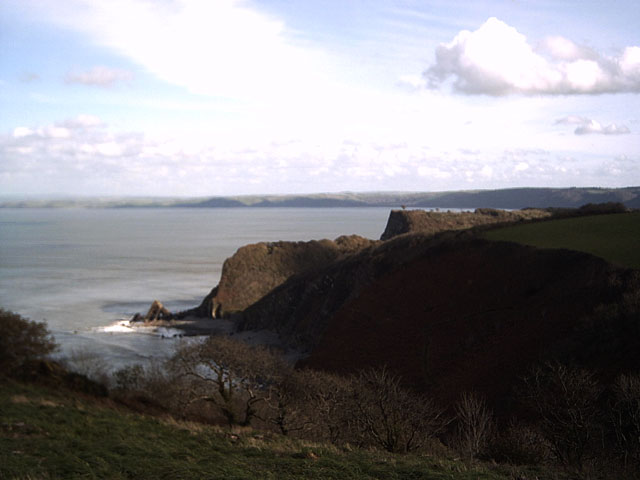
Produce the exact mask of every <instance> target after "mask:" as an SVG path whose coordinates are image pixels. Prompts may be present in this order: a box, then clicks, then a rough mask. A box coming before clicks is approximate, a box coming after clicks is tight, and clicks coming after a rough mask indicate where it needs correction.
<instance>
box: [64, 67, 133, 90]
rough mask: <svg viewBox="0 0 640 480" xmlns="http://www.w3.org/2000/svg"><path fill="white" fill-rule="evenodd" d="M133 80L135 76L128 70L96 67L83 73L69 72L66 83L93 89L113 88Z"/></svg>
mask: <svg viewBox="0 0 640 480" xmlns="http://www.w3.org/2000/svg"><path fill="white" fill-rule="evenodd" d="M132 78H133V74H132V73H131V72H129V71H127V70H121V69H116V68H109V67H104V66H96V67H93V68H91V69H90V70H86V71H83V72H77V71H74V72H69V73H68V74H67V75H66V77H65V82H66V83H69V84H81V85H88V86H93V87H113V86H114V85H115V84H116V83H119V82H128V81H130V80H131V79H132Z"/></svg>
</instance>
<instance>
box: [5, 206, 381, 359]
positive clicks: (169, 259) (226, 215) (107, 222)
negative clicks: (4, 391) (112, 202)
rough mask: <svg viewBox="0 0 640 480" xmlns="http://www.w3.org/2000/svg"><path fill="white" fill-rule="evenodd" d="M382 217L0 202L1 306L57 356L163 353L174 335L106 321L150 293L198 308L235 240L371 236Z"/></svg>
mask: <svg viewBox="0 0 640 480" xmlns="http://www.w3.org/2000/svg"><path fill="white" fill-rule="evenodd" d="M388 216H389V209H388V208H358V209H350V208H337V209H317V208H313V209H304V208H300V209H297V208H296V209H292V208H286V209H275V208H269V209H258V208H256V209H253V208H243V209H0V306H1V307H2V308H5V309H8V310H12V311H14V312H17V313H20V314H21V315H23V316H25V317H28V318H30V319H32V320H38V321H40V320H46V322H47V324H48V325H49V329H50V330H51V331H52V332H53V333H54V335H55V337H56V340H57V341H58V342H59V343H60V344H61V354H62V355H67V356H68V355H76V356H77V355H82V356H95V357H99V358H102V359H105V360H106V361H107V362H108V363H109V364H110V365H113V366H114V367H118V366H121V365H123V364H127V363H132V362H136V361H141V360H144V359H148V358H151V357H162V356H166V355H168V354H169V353H170V352H171V351H172V348H173V346H174V343H175V342H174V341H170V340H166V339H163V338H162V337H161V336H159V335H153V334H151V333H150V332H143V331H138V332H129V333H125V332H119V331H113V330H114V329H113V328H108V327H109V326H112V325H114V324H117V321H118V320H120V319H123V318H128V317H129V316H131V315H132V314H133V313H135V312H144V311H146V309H147V308H148V307H149V305H150V304H151V302H152V301H153V300H154V299H158V300H160V301H162V302H163V303H164V304H165V305H166V306H167V307H168V308H169V309H170V310H181V309H185V308H188V307H192V306H196V305H197V304H199V303H200V300H201V299H202V298H203V297H204V296H205V295H206V294H207V293H208V292H209V291H210V290H211V288H212V287H214V286H215V285H216V284H217V283H218V280H219V278H220V271H221V269H222V263H223V262H224V260H225V258H227V257H229V256H231V255H232V254H233V253H234V252H235V251H236V250H237V249H238V248H239V247H241V246H242V245H246V244H248V243H254V242H259V241H277V240H311V239H321V238H329V239H334V238H336V237H338V236H340V235H344V234H353V233H355V234H358V235H362V236H364V237H367V238H373V239H377V238H379V237H380V235H381V234H382V232H383V231H384V227H385V225H386V221H387V218H388ZM105 327H107V328H105Z"/></svg>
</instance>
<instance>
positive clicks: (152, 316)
mask: <svg viewBox="0 0 640 480" xmlns="http://www.w3.org/2000/svg"><path fill="white" fill-rule="evenodd" d="M135 318H136V317H134V319H135ZM170 319H171V312H170V311H169V310H167V309H166V308H165V306H164V305H163V304H162V303H161V302H159V301H158V300H154V301H153V303H152V304H151V307H150V308H149V311H148V312H147V314H146V315H145V316H144V321H145V323H146V322H155V321H158V320H170Z"/></svg>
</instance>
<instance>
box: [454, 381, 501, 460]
mask: <svg viewBox="0 0 640 480" xmlns="http://www.w3.org/2000/svg"><path fill="white" fill-rule="evenodd" d="M454 408H455V413H456V419H455V422H456V445H457V448H458V450H460V452H461V453H462V454H463V455H464V456H465V457H466V458H467V459H468V460H471V459H473V458H474V457H476V456H477V455H478V454H480V453H481V452H483V451H484V449H485V447H486V446H487V444H488V442H489V440H490V437H491V434H492V433H493V427H494V422H493V413H492V412H491V410H489V408H488V406H487V402H486V401H485V399H484V398H483V397H480V396H479V395H478V394H476V393H473V392H470V393H469V392H465V393H463V394H462V396H461V397H460V399H459V400H458V402H456V404H455V407H454Z"/></svg>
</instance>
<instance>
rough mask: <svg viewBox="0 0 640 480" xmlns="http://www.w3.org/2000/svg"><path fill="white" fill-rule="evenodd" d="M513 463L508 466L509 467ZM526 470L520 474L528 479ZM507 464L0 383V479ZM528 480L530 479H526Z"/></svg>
mask: <svg viewBox="0 0 640 480" xmlns="http://www.w3.org/2000/svg"><path fill="white" fill-rule="evenodd" d="M509 468H511V467H509ZM532 473H534V474H535V473H538V472H533V471H529V472H527V473H526V475H527V478H529V475H530V474H532ZM513 475H516V474H515V473H513V470H507V468H506V467H497V466H494V467H483V466H467V465H465V464H464V463H463V462H460V461H454V460H447V459H438V458H434V457H431V456H426V455H418V454H415V455H393V454H389V453H385V452H373V451H365V450H358V449H350V450H344V449H338V448H336V447H332V446H323V445H318V444H312V443H305V442H302V441H298V440H294V439H289V438H287V437H282V436H278V435H275V434H268V433H266V434H265V433H260V432H257V431H250V430H249V431H244V432H241V433H239V434H238V436H237V438H236V437H234V436H231V435H229V433H228V431H225V430H223V429H220V428H214V427H210V426H204V425H200V424H194V423H182V422H178V421H175V420H171V419H164V420H163V419H159V418H153V417H147V416H142V415H138V414H133V413H131V412H128V411H125V410H123V409H121V408H120V409H119V408H115V407H114V405H110V404H109V401H108V400H95V399H91V398H84V399H78V398H73V397H72V394H71V393H69V392H65V391H62V390H60V391H58V390H52V389H47V388H44V387H38V386H34V385H28V384H21V383H14V382H9V383H4V384H2V383H0V478H2V479H20V480H34V479H44V480H49V479H77V478H82V479H98V478H100V479H101V478H108V479H129V478H135V479H154V480H156V479H190V480H192V479H227V480H230V479H294V478H295V479H433V480H440V479H443V480H444V479H469V480H470V479H486V480H499V479H509V478H515V477H514V476H513ZM530 478H535V477H533V476H532V477H530Z"/></svg>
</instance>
